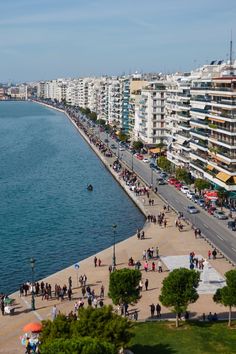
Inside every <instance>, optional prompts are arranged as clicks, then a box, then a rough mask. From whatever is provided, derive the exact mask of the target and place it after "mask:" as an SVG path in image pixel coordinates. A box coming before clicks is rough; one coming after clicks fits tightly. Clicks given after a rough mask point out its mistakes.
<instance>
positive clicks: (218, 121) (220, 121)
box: [208, 117, 225, 123]
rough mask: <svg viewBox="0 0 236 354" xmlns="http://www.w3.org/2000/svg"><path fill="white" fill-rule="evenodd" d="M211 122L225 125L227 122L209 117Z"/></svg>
mask: <svg viewBox="0 0 236 354" xmlns="http://www.w3.org/2000/svg"><path fill="white" fill-rule="evenodd" d="M208 118H209V119H210V120H213V122H217V123H224V122H225V120H223V119H218V118H212V117H208Z"/></svg>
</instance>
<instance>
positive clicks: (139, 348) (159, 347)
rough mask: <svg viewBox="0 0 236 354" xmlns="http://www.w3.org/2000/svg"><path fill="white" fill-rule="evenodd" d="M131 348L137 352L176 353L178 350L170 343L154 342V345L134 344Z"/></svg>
mask: <svg viewBox="0 0 236 354" xmlns="http://www.w3.org/2000/svg"><path fill="white" fill-rule="evenodd" d="M130 350H132V352H134V353H135V354H157V353H161V354H175V353H176V350H175V349H173V348H171V347H170V346H169V344H162V343H160V344H154V345H153V346H152V345H142V344H134V345H133V346H132V347H130Z"/></svg>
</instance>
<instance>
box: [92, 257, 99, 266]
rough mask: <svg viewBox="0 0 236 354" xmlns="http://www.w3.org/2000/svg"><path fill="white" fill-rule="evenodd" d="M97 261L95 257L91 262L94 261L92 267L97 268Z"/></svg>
mask: <svg viewBox="0 0 236 354" xmlns="http://www.w3.org/2000/svg"><path fill="white" fill-rule="evenodd" d="M97 260H98V259H97V257H96V256H95V257H94V260H93V261H94V267H97Z"/></svg>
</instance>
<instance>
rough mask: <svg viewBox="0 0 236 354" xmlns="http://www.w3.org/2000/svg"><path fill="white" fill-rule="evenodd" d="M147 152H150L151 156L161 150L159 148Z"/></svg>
mask: <svg viewBox="0 0 236 354" xmlns="http://www.w3.org/2000/svg"><path fill="white" fill-rule="evenodd" d="M163 150H164V148H163ZM149 152H151V153H152V154H158V153H159V152H161V149H160V148H154V149H149Z"/></svg>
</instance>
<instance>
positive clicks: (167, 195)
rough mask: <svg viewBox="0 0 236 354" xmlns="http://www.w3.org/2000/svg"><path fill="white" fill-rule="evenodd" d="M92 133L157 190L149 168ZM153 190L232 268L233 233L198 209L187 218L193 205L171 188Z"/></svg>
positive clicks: (104, 135)
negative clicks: (205, 239)
mask: <svg viewBox="0 0 236 354" xmlns="http://www.w3.org/2000/svg"><path fill="white" fill-rule="evenodd" d="M93 132H94V133H95V134H96V135H99V137H100V139H101V140H103V142H104V141H106V144H108V146H109V147H111V145H112V144H113V145H114V146H116V148H115V149H112V151H113V153H115V154H116V155H117V157H119V159H120V160H122V161H123V162H125V163H126V164H127V165H128V166H129V167H130V168H131V169H133V171H134V172H136V173H137V174H138V175H139V176H140V177H141V178H142V179H143V181H145V182H146V183H147V184H148V185H152V186H153V187H156V186H157V185H156V183H157V182H156V181H157V178H158V177H159V174H158V172H156V171H154V170H152V169H151V168H150V166H149V164H147V163H144V162H143V161H140V160H138V159H137V158H136V157H135V156H133V155H132V153H131V152H130V151H129V150H127V149H126V150H124V151H120V149H119V145H118V143H117V142H116V141H115V140H114V139H112V138H111V137H110V136H109V135H108V134H107V133H104V132H100V131H99V128H98V127H95V128H93ZM107 140H108V141H107ZM157 187H158V194H159V195H160V196H161V197H162V198H163V199H165V200H166V202H167V203H168V204H169V205H170V206H171V207H172V208H174V209H175V210H176V211H178V212H182V213H183V215H184V217H185V218H186V219H188V220H189V221H190V222H191V223H192V224H193V225H194V226H196V227H198V228H199V229H201V232H202V235H204V236H205V237H206V238H207V239H208V240H209V241H211V242H212V243H213V244H214V245H215V246H216V248H217V249H219V250H220V251H221V252H222V253H223V254H224V255H225V256H226V257H227V258H228V259H229V260H231V261H232V262H233V263H234V264H236V232H234V231H231V230H229V229H228V228H227V223H226V222H225V221H223V220H218V219H216V218H215V217H213V216H212V215H209V214H208V213H207V212H206V211H205V210H203V209H202V208H200V207H197V208H198V209H199V211H200V212H199V213H198V214H189V213H187V206H188V205H194V206H196V204H195V203H194V202H192V201H190V200H189V199H188V198H187V197H186V196H185V195H183V193H181V192H180V191H178V190H176V188H174V187H173V186H170V185H168V184H166V185H163V186H157ZM209 247H210V246H209Z"/></svg>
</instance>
